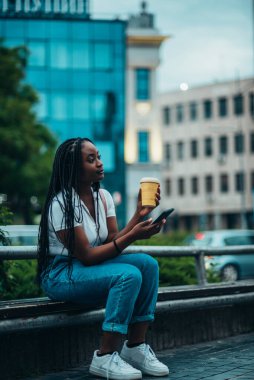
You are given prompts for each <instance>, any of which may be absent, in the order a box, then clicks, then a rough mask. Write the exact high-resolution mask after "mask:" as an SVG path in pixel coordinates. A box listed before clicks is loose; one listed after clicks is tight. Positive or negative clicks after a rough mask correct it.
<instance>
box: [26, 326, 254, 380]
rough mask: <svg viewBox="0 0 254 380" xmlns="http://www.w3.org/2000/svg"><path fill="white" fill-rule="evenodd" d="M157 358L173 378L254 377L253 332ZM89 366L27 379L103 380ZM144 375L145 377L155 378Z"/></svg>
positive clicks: (245, 379) (247, 379) (228, 379)
mask: <svg viewBox="0 0 254 380" xmlns="http://www.w3.org/2000/svg"><path fill="white" fill-rule="evenodd" d="M158 357H159V358H160V360H162V361H163V362H164V363H165V364H167V365H168V366H169V369H170V376H169V377H164V379H165V380H166V379H170V380H254V360H253V359H254V332H253V333H250V334H245V335H239V336H236V337H230V338H226V339H223V340H217V341H214V342H206V343H201V344H196V345H193V346H184V347H178V348H174V349H170V350H165V351H161V352H159V353H158ZM88 368H89V366H88V365H85V366H84V365H83V366H82V367H79V368H74V369H71V370H69V371H63V372H59V373H50V374H48V375H45V376H40V377H38V376H37V377H36V378H32V377H30V378H27V379H25V380H81V379H82V380H101V378H100V379H99V378H97V377H93V376H91V375H90V374H89V372H88ZM154 379H155V378H154V377H150V376H144V380H154Z"/></svg>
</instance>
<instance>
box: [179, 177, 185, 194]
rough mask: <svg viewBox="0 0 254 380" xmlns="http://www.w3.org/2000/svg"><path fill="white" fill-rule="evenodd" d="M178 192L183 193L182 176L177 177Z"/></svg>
mask: <svg viewBox="0 0 254 380" xmlns="http://www.w3.org/2000/svg"><path fill="white" fill-rule="evenodd" d="M178 194H179V195H184V178H178Z"/></svg>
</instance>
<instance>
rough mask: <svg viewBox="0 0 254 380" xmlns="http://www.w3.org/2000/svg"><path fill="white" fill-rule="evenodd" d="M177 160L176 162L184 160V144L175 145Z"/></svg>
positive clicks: (180, 142)
mask: <svg viewBox="0 0 254 380" xmlns="http://www.w3.org/2000/svg"><path fill="white" fill-rule="evenodd" d="M177 158H178V160H183V159H184V143H183V142H182V141H179V142H178V143H177Z"/></svg>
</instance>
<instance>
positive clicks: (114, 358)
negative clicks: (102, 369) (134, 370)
mask: <svg viewBox="0 0 254 380" xmlns="http://www.w3.org/2000/svg"><path fill="white" fill-rule="evenodd" d="M112 363H116V364H117V365H118V366H119V367H120V368H123V369H124V368H130V365H129V364H128V363H126V362H125V361H124V360H123V359H122V358H121V357H120V356H119V354H118V352H117V351H115V352H113V354H112V355H111V358H110V360H109V362H108V366H107V380H109V369H110V366H111V364H112Z"/></svg>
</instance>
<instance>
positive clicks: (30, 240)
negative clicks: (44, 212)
mask: <svg viewBox="0 0 254 380" xmlns="http://www.w3.org/2000/svg"><path fill="white" fill-rule="evenodd" d="M0 230H1V231H3V232H4V236H5V237H6V239H7V244H8V245H37V242H38V231H39V226H37V225H12V226H0ZM0 245H3V242H1V241H0Z"/></svg>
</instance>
